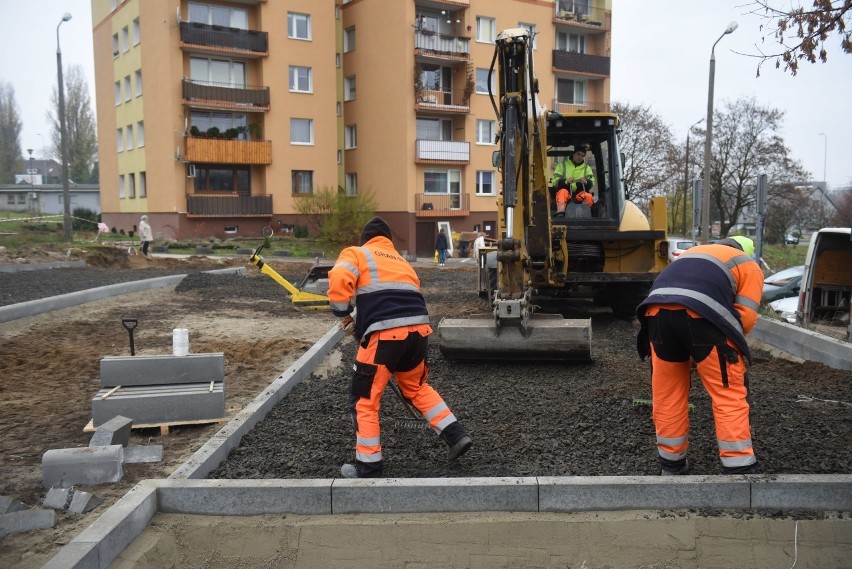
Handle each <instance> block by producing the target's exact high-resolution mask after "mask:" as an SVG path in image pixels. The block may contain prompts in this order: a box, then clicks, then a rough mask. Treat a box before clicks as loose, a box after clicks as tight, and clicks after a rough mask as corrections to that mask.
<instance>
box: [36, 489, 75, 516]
mask: <svg viewBox="0 0 852 569" xmlns="http://www.w3.org/2000/svg"><path fill="white" fill-rule="evenodd" d="M73 492H74V489H73V488H57V487H55V486H54V487H53V488H51V489H50V490H48V491H47V496H45V497H44V501H43V502H42V503H41V505H42V506H44V507H45V508H53V509H54V510H64V509H65V508H67V507H68V502H70V501H71V494H72V493H73Z"/></svg>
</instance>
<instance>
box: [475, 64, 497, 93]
mask: <svg viewBox="0 0 852 569" xmlns="http://www.w3.org/2000/svg"><path fill="white" fill-rule="evenodd" d="M476 92H477V93H479V94H481V95H487V94H488V70H487V69H482V68H481V67H477V68H476ZM491 92H492V93H497V74H496V73H494V74H492V75H491Z"/></svg>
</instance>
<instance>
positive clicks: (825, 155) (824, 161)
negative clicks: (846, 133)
mask: <svg viewBox="0 0 852 569" xmlns="http://www.w3.org/2000/svg"><path fill="white" fill-rule="evenodd" d="M819 135H820V136H822V137H824V138H825V147H824V149H823V151H822V183H823V184H825V185H826V190H827V189H828V180H826V179H825V178H826V173H825V165H826V164H827V163H828V135H827V134H825V133H824V132H821V133H819Z"/></svg>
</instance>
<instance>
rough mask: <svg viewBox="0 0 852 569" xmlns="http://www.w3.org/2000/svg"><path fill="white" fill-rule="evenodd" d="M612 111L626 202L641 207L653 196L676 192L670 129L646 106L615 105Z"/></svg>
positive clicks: (673, 150)
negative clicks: (616, 122) (616, 124)
mask: <svg viewBox="0 0 852 569" xmlns="http://www.w3.org/2000/svg"><path fill="white" fill-rule="evenodd" d="M612 109H613V112H615V113H616V114H617V115H618V116H619V118H620V120H621V134H620V136H619V142H620V145H619V146H620V150H621V152H622V153H623V154H624V158H625V161H624V164H622V167H623V168H624V189H625V191H626V192H627V195H628V196H629V198H630V199H631V200H633V201H635V202H638V203H640V204H644V203H645V202H647V201H648V199H650V198H651V197H652V196H655V195H662V194H667V193H670V192H672V191H673V190H674V189H676V187H677V184H678V179H679V177H678V176H677V175H675V173H674V171H673V168H672V160H674V159H677V156H678V151H677V149H676V148H675V143H674V135H673V134H672V130H671V128H669V126H668V125H667V124H666V123H665V122H663V119H662V118H661V117H660V115H658V114H656V113H654V112H653V111H652V110H651V108H650V107H648V106H643V105H638V106H636V105H631V104H630V103H618V102H616V103H613V104H612ZM680 163H682V162H678V164H680ZM674 170H677V169H674Z"/></svg>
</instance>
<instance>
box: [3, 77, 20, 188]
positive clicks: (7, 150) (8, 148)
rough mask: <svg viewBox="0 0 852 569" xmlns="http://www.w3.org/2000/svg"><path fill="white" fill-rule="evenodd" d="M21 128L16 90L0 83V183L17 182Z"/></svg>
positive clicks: (9, 85)
mask: <svg viewBox="0 0 852 569" xmlns="http://www.w3.org/2000/svg"><path fill="white" fill-rule="evenodd" d="M21 127H22V123H21V115H20V113H19V112H18V104H17V103H16V102H15V88H14V87H12V85H11V84H9V83H6V82H5V81H0V183H14V181H15V167H16V165H17V164H18V161H19V160H20V159H21Z"/></svg>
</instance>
